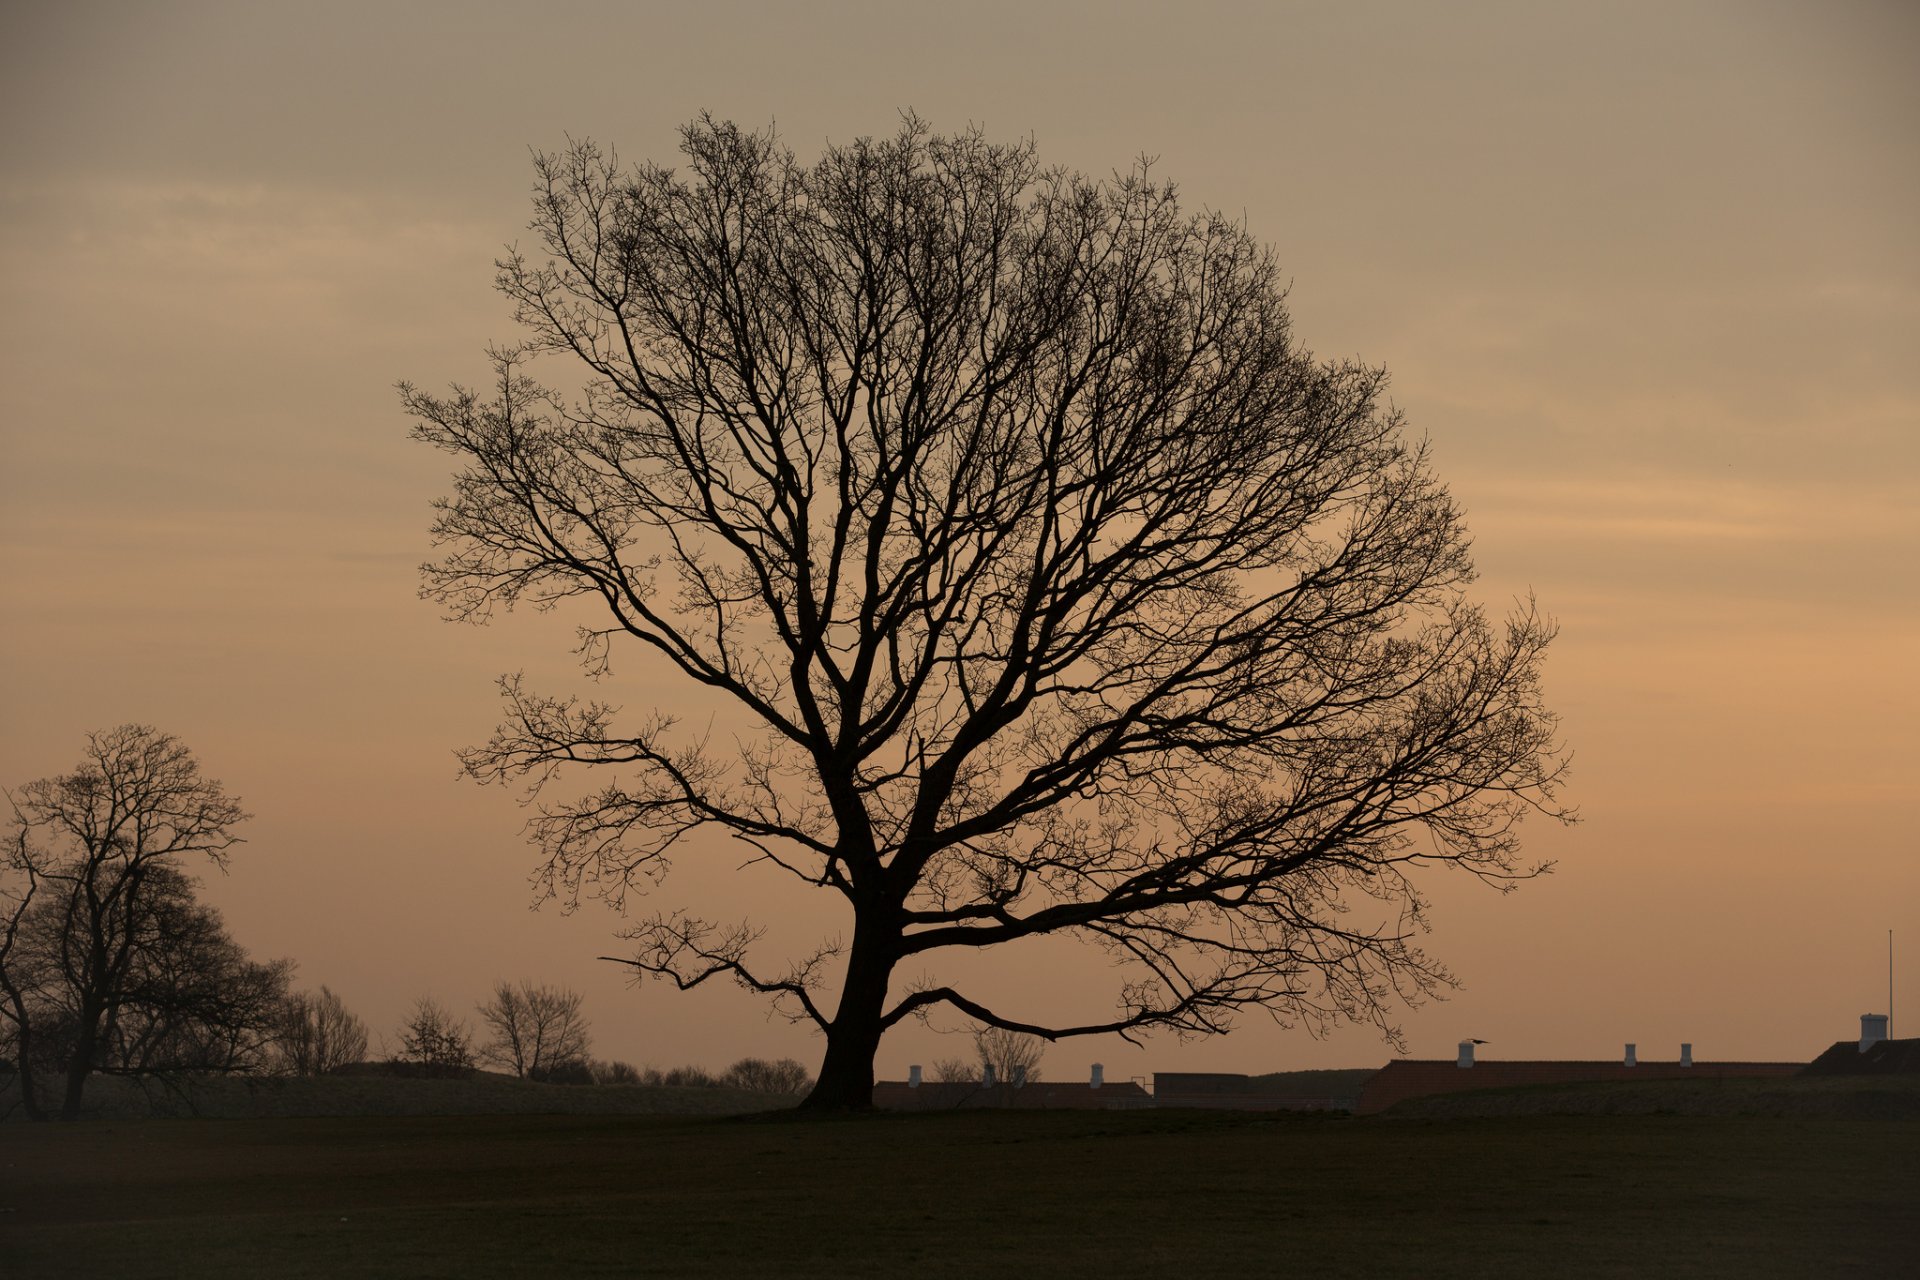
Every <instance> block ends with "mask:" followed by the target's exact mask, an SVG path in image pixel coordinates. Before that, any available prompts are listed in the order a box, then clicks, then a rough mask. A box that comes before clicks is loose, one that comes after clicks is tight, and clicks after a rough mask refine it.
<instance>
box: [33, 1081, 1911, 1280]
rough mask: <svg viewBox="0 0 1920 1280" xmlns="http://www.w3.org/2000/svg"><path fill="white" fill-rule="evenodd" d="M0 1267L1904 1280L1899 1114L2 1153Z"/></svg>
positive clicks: (626, 1123)
mask: <svg viewBox="0 0 1920 1280" xmlns="http://www.w3.org/2000/svg"><path fill="white" fill-rule="evenodd" d="M0 1274H4V1275H7V1276H10V1277H12V1276H21V1277H26V1276H174V1275H183V1276H184V1275H190V1276H249V1277H251V1276H303V1275H356V1276H378V1275H404V1276H462V1277H466V1276H496V1275H497V1276H509V1275H513V1276H517V1275H565V1276H570V1277H571V1276H586V1275H642V1276H648V1275H659V1276H679V1275H688V1276H842V1275H923V1276H961V1275H966V1276H975V1275H982V1274H986V1275H996V1276H1028V1275H1087V1276H1139V1275H1176V1274H1181V1275H1187V1274H1190V1275H1203V1276H1215V1275H1253V1276H1268V1275H1306V1276H1373V1275H1405V1276H1432V1277H1446V1276H1476V1277H1478V1276H1487V1275H1529V1276H1629V1275H1632V1276H1641V1275H1649V1274H1651V1275H1684V1276H1795V1277H1804V1276H1829V1275H1863V1276H1868V1275H1870V1276H1889V1277H1890V1276H1895V1275H1915V1274H1920V1121H1915V1120H1912V1119H1895V1120H1884V1119H1883V1120H1864V1119H1858V1118H1845V1117H1838V1118H1836V1117H1791V1116H1785V1117H1783V1116H1736V1117H1728V1116H1685V1115H1611V1116H1552V1115H1541V1116H1528V1117H1473V1118H1449V1119H1391V1118H1389V1119H1374V1120H1351V1119H1343V1118H1332V1117H1308V1116H1296V1115H1277V1116H1276V1115H1267V1116H1260V1115H1247V1114H1232V1113H1209V1112H1158V1113H1156V1112H1131V1113H1111V1114H1104V1113H1084V1112H1083V1113H1058V1112H1056V1113H1030V1112H1029V1113H1018V1112H999V1113H995V1112H966V1113H952V1114H938V1115H895V1116H877V1117H870V1118H863V1119H855V1120H840V1121H812V1122H809V1121H803V1120H799V1119H797V1118H794V1117H792V1116H784V1117H773V1118H748V1119H739V1118H736V1119H725V1118H712V1117H669V1116H619V1117H607V1116H463V1117H441V1118H429V1117H382V1118H324V1119H266V1120H155V1121H145V1122H131V1123H123V1122H96V1123H92V1124H81V1125H71V1126H59V1125H34V1126H26V1125H18V1126H9V1127H8V1128H7V1129H6V1130H5V1131H4V1132H0Z"/></svg>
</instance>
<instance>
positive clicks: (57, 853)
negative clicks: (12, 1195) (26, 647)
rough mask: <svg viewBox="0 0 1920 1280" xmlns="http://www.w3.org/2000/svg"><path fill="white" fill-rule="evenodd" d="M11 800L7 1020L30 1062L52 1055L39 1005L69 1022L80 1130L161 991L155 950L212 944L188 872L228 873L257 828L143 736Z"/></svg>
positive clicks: (116, 736)
mask: <svg viewBox="0 0 1920 1280" xmlns="http://www.w3.org/2000/svg"><path fill="white" fill-rule="evenodd" d="M7 800H8V803H9V805H10V806H11V808H12V811H13V823H14V827H13V831H12V833H11V838H10V840H9V841H8V844H7V851H6V863H5V865H4V867H0V874H3V875H4V879H5V883H6V885H7V888H6V890H5V894H4V899H3V900H0V909H4V910H5V911H6V912H7V917H6V925H5V930H4V933H3V934H0V994H3V995H4V997H5V1000H4V1003H3V1004H0V1013H4V1014H5V1016H6V1018H7V1019H8V1021H9V1022H10V1023H11V1024H12V1026H13V1036H14V1038H15V1039H16V1041H17V1042H18V1043H19V1044H20V1046H21V1051H20V1056H21V1057H22V1058H23V1059H26V1060H29V1061H31V1060H33V1059H34V1058H36V1057H40V1056H43V1055H44V1052H45V1050H46V1049H47V1047H48V1046H47V1045H45V1044H44V1043H41V1044H36V1043H34V1042H35V1041H40V1040H44V1039H45V1037H44V1036H42V1035H41V1034H40V1032H41V1031H42V1030H43V1028H40V1027H36V1026H34V1025H33V1024H34V1021H35V1018H36V1014H35V1005H36V1003H38V1005H39V1007H40V1010H41V1014H40V1016H42V1017H44V1016H47V1015H48V1013H49V1012H50V1011H53V1010H57V1011H58V1013H57V1016H58V1017H59V1019H60V1021H61V1024H62V1029H63V1034H62V1035H61V1037H60V1040H61V1044H60V1048H59V1052H58V1055H57V1056H58V1057H59V1059H60V1061H59V1062H58V1064H57V1065H58V1069H59V1071H60V1073H61V1074H62V1075H64V1077H65V1093H64V1097H63V1099H62V1102H61V1108H60V1114H61V1116H62V1118H63V1119H73V1118H74V1117H76V1116H78V1114H79V1111H80V1103H81V1098H82V1095H83V1091H84V1089H85V1087H86V1081H87V1077H88V1076H89V1075H91V1074H92V1073H93V1072H94V1071H95V1070H96V1069H98V1068H100V1067H101V1066H102V1065H103V1063H104V1062H106V1061H107V1059H108V1057H109V1055H110V1052H111V1051H112V1049H113V1046H114V1045H115V1042H116V1039H118V1041H119V1042H120V1044H121V1046H122V1048H124V1046H125V1043H126V1041H125V1035H126V1032H127V1027H125V1026H123V1025H122V1024H121V1019H122V1017H123V1016H126V1017H129V1018H131V1017H133V1016H134V1013H135V1010H136V1007H137V1006H138V1004H139V1002H138V1000H137V999H136V998H135V995H136V992H135V988H136V985H137V984H138V983H141V982H150V981H152V980H154V979H155V976H156V975H155V972H154V969H153V965H154V964H155V963H156V962H157V961H158V960H159V959H160V958H161V956H160V953H158V952H156V947H164V945H165V943H166V940H167V935H168V931H169V930H170V929H175V928H188V929H197V930H199V932H200V933H201V935H202V938H201V940H202V941H203V942H204V941H205V940H206V939H205V933H206V926H207V924H208V918H206V917H202V918H201V919H199V920H198V921H194V920H191V919H189V916H190V914H191V913H190V912H187V911H186V908H185V907H183V906H182V894H183V893H185V894H186V895H187V898H188V899H189V900H190V897H191V894H190V890H188V889H186V888H183V886H187V885H189V884H190V882H189V881H187V880H186V878H185V876H184V874H183V873H182V872H181V871H180V870H179V868H180V867H181V866H182V865H184V864H187V863H189V862H190V861H192V860H195V859H200V858H204V859H206V860H207V861H208V862H210V863H212V864H213V865H214V866H217V867H221V868H224V867H225V866H226V860H227V851H228V850H229V849H231V848H232V847H233V846H234V845H235V844H238V843H239V842H240V838H239V837H238V836H236V835H234V834H233V828H234V827H236V826H238V825H239V824H240V823H241V822H243V821H244V820H245V819H246V817H247V814H246V813H245V812H244V811H243V810H242V809H241V808H240V803H239V801H238V800H236V799H234V798H233V797H231V796H229V795H227V794H226V793H225V791H223V790H222V789H221V786H220V784H219V783H218V782H216V781H214V780H213V779H211V778H206V777H203V776H201V773H200V766H199V764H198V762H196V761H195V760H194V758H193V755H192V753H191V752H189V751H188V750H187V748H186V747H185V746H183V745H182V744H181V743H180V742H179V740H178V739H176V738H173V737H172V736H170V735H168V734H164V733H161V732H159V731H158V730H156V729H153V728H151V727H149V726H147V725H136V724H129V725H122V726H120V727H119V728H117V729H111V730H108V731H105V732H101V733H93V734H89V735H88V736H87V747H86V753H85V757H84V758H83V759H82V761H81V762H80V764H79V766H78V767H77V768H76V769H75V770H74V771H73V772H72V773H70V774H65V775H61V776H59V777H53V778H42V779H40V780H38V781H36V782H30V783H28V784H27V785H26V786H24V787H22V788H21V789H20V790H19V791H18V792H15V793H9V794H8V796H7ZM169 913H171V915H169ZM183 913H184V914H183ZM211 919H212V926H213V929H214V931H215V932H218V923H217V917H212V918H211ZM221 937H224V934H222V935H221ZM35 938H37V942H38V945H29V943H30V942H31V941H32V940H33V939H35ZM280 989H281V990H282V991H284V989H285V977H284V975H282V978H281V981H280ZM148 1009H149V1012H151V1006H148ZM149 1030H151V1028H149ZM31 1075H32V1072H31V1070H25V1071H22V1072H21V1078H22V1082H23V1087H24V1088H26V1089H27V1090H28V1093H27V1094H26V1095H25V1097H24V1099H23V1100H24V1101H25V1102H26V1104H27V1110H28V1114H30V1115H35V1114H39V1113H40V1112H41V1110H42V1108H41V1107H40V1106H39V1103H38V1101H37V1099H35V1098H34V1097H33V1096H32V1084H31V1080H30V1077H31Z"/></svg>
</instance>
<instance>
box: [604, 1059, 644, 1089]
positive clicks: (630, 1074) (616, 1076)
mask: <svg viewBox="0 0 1920 1280" xmlns="http://www.w3.org/2000/svg"><path fill="white" fill-rule="evenodd" d="M591 1069H592V1071H593V1082H594V1083H595V1084H644V1083H645V1081H644V1080H643V1079H642V1077H641V1075H640V1071H639V1069H638V1068H637V1067H635V1066H634V1065H633V1064H632V1063H631V1062H620V1061H617V1060H616V1061H613V1062H599V1061H595V1062H594V1063H592V1064H591Z"/></svg>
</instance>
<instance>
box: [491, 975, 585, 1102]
mask: <svg viewBox="0 0 1920 1280" xmlns="http://www.w3.org/2000/svg"><path fill="white" fill-rule="evenodd" d="M580 999H581V997H580V993H579V992H578V991H573V990H571V989H569V988H566V987H536V986H534V985H533V984H532V983H531V982H522V983H520V984H519V985H518V986H515V985H514V984H513V983H511V982H501V983H499V984H497V985H496V986H495V987H494V989H493V996H492V998H491V999H488V1000H486V1001H484V1002H483V1003H482V1004H481V1005H480V1007H479V1013H480V1020H481V1022H483V1023H485V1024H486V1026H487V1027H488V1029H489V1030H490V1031H491V1032H492V1036H491V1038H490V1039H489V1040H488V1041H487V1043H486V1044H484V1045H482V1046H481V1048H480V1060H481V1061H482V1062H491V1063H494V1064H495V1065H497V1066H502V1067H506V1068H507V1069H508V1070H510V1071H512V1072H513V1073H514V1074H515V1075H517V1076H519V1077H520V1078H521V1079H523V1080H541V1079H544V1078H546V1077H547V1076H549V1075H551V1074H552V1073H553V1072H555V1071H558V1070H562V1069H564V1068H566V1067H569V1066H571V1065H572V1064H574V1063H578V1062H584V1061H585V1060H586V1057H587V1049H588V1046H589V1045H590V1044H591V1043H592V1041H591V1037H590V1036H589V1034H588V1029H587V1019H586V1015H585V1014H583V1013H581V1012H580Z"/></svg>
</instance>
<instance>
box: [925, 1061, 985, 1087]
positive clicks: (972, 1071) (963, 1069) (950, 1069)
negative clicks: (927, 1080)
mask: <svg viewBox="0 0 1920 1280" xmlns="http://www.w3.org/2000/svg"><path fill="white" fill-rule="evenodd" d="M931 1078H932V1080H933V1082H934V1083H935V1084H978V1083H979V1081H980V1065H979V1064H978V1063H975V1062H968V1061H967V1060H966V1059H965V1058H941V1059H939V1060H938V1061H936V1062H935V1063H934V1064H933V1071H932V1073H931Z"/></svg>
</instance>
